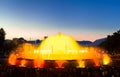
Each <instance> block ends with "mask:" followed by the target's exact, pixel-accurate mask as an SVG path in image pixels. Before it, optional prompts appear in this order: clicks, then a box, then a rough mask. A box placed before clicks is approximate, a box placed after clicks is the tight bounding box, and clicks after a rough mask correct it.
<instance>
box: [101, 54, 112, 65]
mask: <svg viewBox="0 0 120 77" xmlns="http://www.w3.org/2000/svg"><path fill="white" fill-rule="evenodd" d="M110 61H111V59H110V57H109V56H108V55H107V54H103V65H108V64H109V63H110Z"/></svg>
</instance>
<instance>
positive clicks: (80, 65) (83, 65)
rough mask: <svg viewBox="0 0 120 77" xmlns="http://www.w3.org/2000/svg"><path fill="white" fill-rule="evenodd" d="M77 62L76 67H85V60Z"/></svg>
mask: <svg viewBox="0 0 120 77" xmlns="http://www.w3.org/2000/svg"><path fill="white" fill-rule="evenodd" d="M78 64H79V66H77V68H85V61H82V60H79V61H78Z"/></svg>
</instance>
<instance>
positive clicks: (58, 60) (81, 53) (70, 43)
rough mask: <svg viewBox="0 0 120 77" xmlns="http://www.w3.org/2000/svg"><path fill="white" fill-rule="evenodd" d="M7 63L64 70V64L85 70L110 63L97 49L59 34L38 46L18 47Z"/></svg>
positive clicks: (26, 44)
mask: <svg viewBox="0 0 120 77" xmlns="http://www.w3.org/2000/svg"><path fill="white" fill-rule="evenodd" d="M8 62H9V64H11V65H17V66H20V67H27V66H30V65H32V66H33V67H35V68H45V67H47V65H46V64H48V66H51V67H54V66H55V67H56V68H64V67H65V63H67V64H70V63H71V65H74V64H75V63H76V64H75V67H77V68H85V67H86V66H89V65H93V66H100V65H101V64H102V65H103V64H104V65H107V64H109V63H110V57H109V56H108V55H107V54H105V53H102V50H101V49H99V48H96V47H85V46H81V45H79V44H78V43H77V42H76V41H75V40H74V39H73V38H72V37H71V36H67V35H63V34H61V33H59V34H57V35H56V36H49V37H48V38H46V39H44V40H43V41H42V43H41V44H40V45H39V46H35V45H31V44H28V43H25V44H23V45H21V46H19V47H18V48H17V49H16V51H14V52H13V53H11V55H10V56H9V59H8ZM89 63H92V64H89ZM87 64H88V65H87Z"/></svg>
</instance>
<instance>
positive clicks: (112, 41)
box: [100, 30, 120, 53]
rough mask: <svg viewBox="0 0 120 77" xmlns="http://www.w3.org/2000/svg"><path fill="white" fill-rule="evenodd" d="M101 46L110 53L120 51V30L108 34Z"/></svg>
mask: <svg viewBox="0 0 120 77" xmlns="http://www.w3.org/2000/svg"><path fill="white" fill-rule="evenodd" d="M100 46H101V47H102V48H104V49H106V50H107V51H108V52H109V53H120V30H118V31H117V32H114V33H113V34H112V35H108V36H107V39H106V40H105V41H104V42H103V43H101V44H100Z"/></svg>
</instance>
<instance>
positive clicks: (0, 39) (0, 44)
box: [0, 28, 6, 51]
mask: <svg viewBox="0 0 120 77" xmlns="http://www.w3.org/2000/svg"><path fill="white" fill-rule="evenodd" d="M5 35H6V33H5V31H4V29H3V28H1V29H0V51H3V48H4V41H5Z"/></svg>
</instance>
